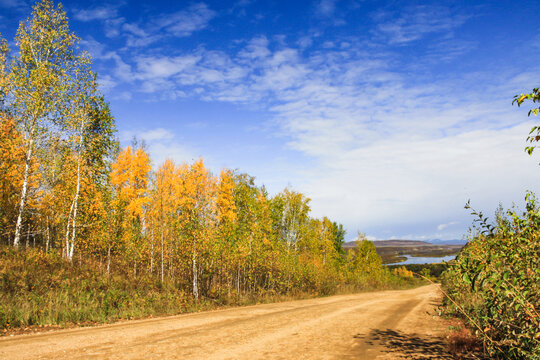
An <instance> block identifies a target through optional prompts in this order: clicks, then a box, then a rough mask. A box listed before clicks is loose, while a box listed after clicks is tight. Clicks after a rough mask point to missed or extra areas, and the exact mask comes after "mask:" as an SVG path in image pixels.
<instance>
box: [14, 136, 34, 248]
mask: <svg viewBox="0 0 540 360" xmlns="http://www.w3.org/2000/svg"><path fill="white" fill-rule="evenodd" d="M33 134H34V131H33V129H32V131H31V133H30V140H29V141H28V151H27V152H26V158H25V160H24V180H23V186H22V190H21V202H20V203H19V214H18V215H17V223H16V224H15V239H13V246H15V247H19V245H20V242H21V228H22V219H23V214H24V207H25V205H26V197H27V196H28V178H29V177H30V161H31V160H32V151H33V148H34V139H33V138H32V137H33Z"/></svg>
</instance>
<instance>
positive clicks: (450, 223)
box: [437, 221, 459, 231]
mask: <svg viewBox="0 0 540 360" xmlns="http://www.w3.org/2000/svg"><path fill="white" fill-rule="evenodd" d="M456 224H459V222H458V221H450V222H449V223H446V224H439V225H438V226H437V230H439V231H442V230H444V229H446V228H447V227H449V226H452V225H456Z"/></svg>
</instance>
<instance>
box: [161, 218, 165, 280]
mask: <svg viewBox="0 0 540 360" xmlns="http://www.w3.org/2000/svg"><path fill="white" fill-rule="evenodd" d="M164 274H165V265H164V262H163V225H161V282H163V277H164Z"/></svg>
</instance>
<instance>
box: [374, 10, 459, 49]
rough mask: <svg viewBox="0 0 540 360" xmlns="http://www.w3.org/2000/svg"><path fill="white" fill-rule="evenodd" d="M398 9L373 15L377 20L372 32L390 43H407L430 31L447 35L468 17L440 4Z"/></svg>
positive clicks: (430, 32)
mask: <svg viewBox="0 0 540 360" xmlns="http://www.w3.org/2000/svg"><path fill="white" fill-rule="evenodd" d="M400 10H402V11H400V12H399V13H398V12H393V11H379V12H377V13H375V14H374V16H373V18H374V20H375V21H376V22H378V25H377V27H376V30H375V31H374V34H375V35H379V36H382V37H383V38H385V39H387V40H388V42H389V43H390V44H407V43H410V42H412V41H415V40H419V39H421V38H423V37H424V36H426V35H427V34H432V33H444V34H446V35H447V36H448V35H451V32H452V31H453V30H454V29H455V28H457V27H459V26H461V25H462V24H463V23H465V21H467V19H468V18H469V16H467V15H464V14H453V13H452V12H451V11H450V10H449V9H448V8H446V7H440V6H428V5H419V6H415V7H410V8H408V9H406V10H405V11H403V9H400Z"/></svg>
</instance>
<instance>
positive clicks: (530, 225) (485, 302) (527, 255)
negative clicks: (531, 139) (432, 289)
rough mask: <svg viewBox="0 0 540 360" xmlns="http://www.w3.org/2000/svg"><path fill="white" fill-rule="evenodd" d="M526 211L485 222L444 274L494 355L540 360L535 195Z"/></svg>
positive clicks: (539, 238)
mask: <svg viewBox="0 0 540 360" xmlns="http://www.w3.org/2000/svg"><path fill="white" fill-rule="evenodd" d="M525 200H526V210H525V211H524V212H523V213H522V214H521V215H519V214H518V213H517V212H516V211H515V210H513V211H507V212H506V213H504V212H503V211H502V210H500V211H499V212H498V213H497V221H496V224H494V225H491V224H488V222H487V219H486V218H484V217H483V215H482V214H481V213H477V212H475V211H473V215H476V216H477V220H476V221H477V222H478V224H479V226H477V227H475V228H474V229H473V230H472V231H471V237H470V241H469V243H468V244H467V246H465V247H464V248H463V250H462V251H461V253H460V254H459V255H458V257H457V259H456V261H455V262H453V263H452V264H451V265H450V267H449V269H448V270H447V271H446V272H445V273H444V275H443V285H444V288H445V289H446V291H447V292H448V294H449V296H450V297H451V298H452V299H453V300H455V302H456V304H452V303H449V304H448V307H449V309H450V310H452V311H454V312H459V311H460V309H459V308H461V309H463V310H464V312H465V314H464V315H465V317H466V318H467V319H468V321H469V323H470V325H471V326H473V327H475V328H476V329H477V331H478V334H479V335H480V336H481V337H482V339H483V340H484V343H485V345H486V348H487V350H488V352H489V354H490V355H491V357H494V358H504V359H540V316H539V314H538V312H539V311H540V211H539V209H538V204H537V202H536V200H535V198H534V197H533V195H532V194H530V193H528V194H527V196H526V198H525Z"/></svg>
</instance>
